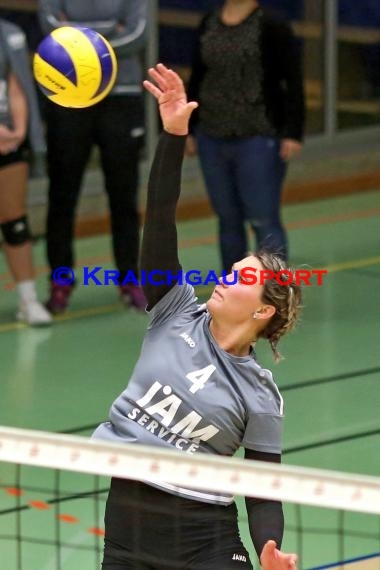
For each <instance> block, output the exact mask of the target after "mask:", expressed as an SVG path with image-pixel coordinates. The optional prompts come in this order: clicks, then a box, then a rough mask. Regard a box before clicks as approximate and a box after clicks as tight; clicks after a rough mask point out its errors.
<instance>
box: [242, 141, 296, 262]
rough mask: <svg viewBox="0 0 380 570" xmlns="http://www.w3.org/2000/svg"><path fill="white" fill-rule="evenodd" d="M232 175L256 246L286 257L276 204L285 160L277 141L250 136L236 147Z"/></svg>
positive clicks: (277, 205)
mask: <svg viewBox="0 0 380 570" xmlns="http://www.w3.org/2000/svg"><path fill="white" fill-rule="evenodd" d="M236 152H237V154H236V156H235V164H236V178H237V181H238V188H239V194H240V198H241V200H242V202H243V204H244V211H245V219H246V220H248V221H249V223H250V225H251V227H252V229H253V230H254V232H255V234H256V239H257V248H258V249H262V248H263V249H266V250H269V251H272V252H273V253H277V254H279V255H281V256H282V257H283V258H285V259H286V258H287V255H288V247H287V238H286V233H285V229H284V227H283V225H282V222H281V216H280V203H281V191H282V186H283V181H284V177H285V173H286V163H285V162H284V161H283V160H282V159H281V157H280V155H279V141H278V140H277V139H274V138H272V137H261V136H257V137H253V138H250V139H246V140H242V141H240V143H239V145H238V146H237V147H236Z"/></svg>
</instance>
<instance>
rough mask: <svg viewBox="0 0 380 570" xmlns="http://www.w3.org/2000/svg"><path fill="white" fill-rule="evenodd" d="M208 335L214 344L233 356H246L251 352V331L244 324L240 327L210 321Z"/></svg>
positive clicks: (213, 320)
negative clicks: (211, 337) (210, 335)
mask: <svg viewBox="0 0 380 570" xmlns="http://www.w3.org/2000/svg"><path fill="white" fill-rule="evenodd" d="M210 333H211V334H212V336H213V338H214V340H215V342H216V344H217V345H218V346H219V347H220V348H221V349H222V350H224V351H225V352H228V353H229V354H232V355H233V356H248V355H249V354H250V352H251V345H252V342H253V338H251V335H252V331H251V330H248V329H247V326H246V325H245V324H242V325H241V326H238V325H231V324H230V323H229V324H225V323H223V324H222V323H217V322H216V321H215V319H211V321H210Z"/></svg>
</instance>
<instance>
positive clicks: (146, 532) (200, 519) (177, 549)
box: [102, 479, 252, 570]
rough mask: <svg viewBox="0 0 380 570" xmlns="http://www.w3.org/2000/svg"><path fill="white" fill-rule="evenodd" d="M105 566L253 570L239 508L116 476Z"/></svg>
mask: <svg viewBox="0 0 380 570" xmlns="http://www.w3.org/2000/svg"><path fill="white" fill-rule="evenodd" d="M105 531H106V535H105V546H104V559H103V565H102V570H239V569H241V570H242V569H245V570H252V564H251V562H250V559H249V555H248V552H247V551H246V549H245V548H244V546H243V544H242V542H241V539H240V535H239V529H238V522H237V508H236V505H235V504H232V505H229V506H221V505H212V504H208V503H202V502H200V501H193V500H191V499H185V498H182V497H177V496H175V495H172V494H170V493H166V492H163V491H161V490H159V489H155V488H154V487H151V486H149V485H145V484H143V483H138V482H135V481H125V480H121V479H113V480H112V482H111V489H110V493H109V496H108V500H107V506H106V514H105Z"/></svg>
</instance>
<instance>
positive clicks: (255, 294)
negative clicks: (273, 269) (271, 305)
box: [207, 255, 264, 322]
mask: <svg viewBox="0 0 380 570" xmlns="http://www.w3.org/2000/svg"><path fill="white" fill-rule="evenodd" d="M248 267H250V268H253V269H256V273H255V275H256V276H257V283H250V284H247V280H244V276H242V274H241V271H242V270H243V269H244V268H248ZM263 270H264V267H263V265H262V264H261V262H260V261H259V260H258V259H257V258H256V257H254V256H253V255H250V256H249V257H245V258H244V259H242V260H241V261H238V262H237V263H235V264H234V265H233V267H232V269H231V274H230V275H228V276H227V277H226V278H225V281H226V282H227V281H229V282H231V283H232V282H233V281H234V278H233V277H234V276H233V271H236V272H237V273H238V280H237V283H236V284H235V285H226V284H224V283H223V280H222V279H220V284H219V285H217V286H216V287H215V289H214V291H213V293H212V295H211V297H210V299H209V300H208V302H207V308H208V310H209V312H210V313H211V314H212V315H213V316H217V315H223V316H224V317H225V318H228V319H229V320H232V321H235V322H241V321H242V320H243V321H244V320H246V319H248V318H249V319H251V318H252V314H253V313H254V312H255V311H257V310H258V309H260V307H261V306H262V304H263V302H262V294H263V291H264V286H263V285H260V283H259V275H260V273H259V272H260V271H263ZM251 275H253V272H252V273H251ZM246 277H247V276H246ZM251 281H252V279H251Z"/></svg>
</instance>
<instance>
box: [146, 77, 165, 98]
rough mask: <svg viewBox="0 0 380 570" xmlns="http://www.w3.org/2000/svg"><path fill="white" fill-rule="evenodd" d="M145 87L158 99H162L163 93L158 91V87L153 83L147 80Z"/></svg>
mask: <svg viewBox="0 0 380 570" xmlns="http://www.w3.org/2000/svg"><path fill="white" fill-rule="evenodd" d="M143 85H144V87H145V89H146V90H147V91H149V93H151V94H152V95H153V96H154V97H155V98H156V99H159V98H160V97H161V95H162V91H161V90H160V89H158V87H156V86H155V85H154V84H153V83H152V82H151V81H148V80H147V79H145V81H143Z"/></svg>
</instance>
